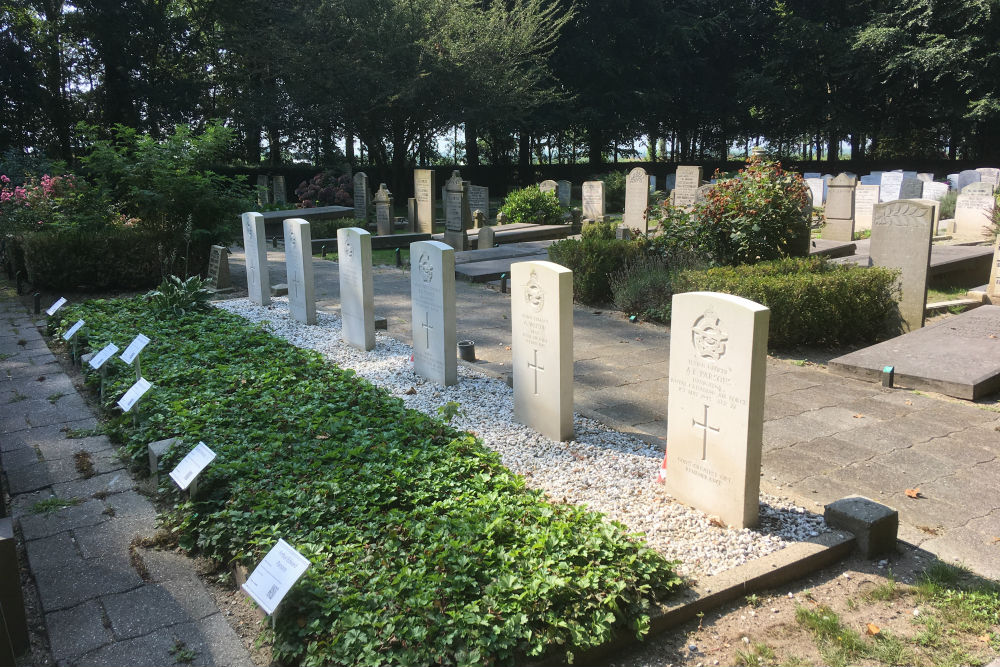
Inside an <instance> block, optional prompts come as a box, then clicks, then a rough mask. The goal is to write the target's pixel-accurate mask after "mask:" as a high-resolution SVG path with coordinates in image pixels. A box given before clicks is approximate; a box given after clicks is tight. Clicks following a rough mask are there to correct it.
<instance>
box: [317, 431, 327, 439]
mask: <svg viewBox="0 0 1000 667" xmlns="http://www.w3.org/2000/svg"><path fill="white" fill-rule="evenodd" d="M316 439H317V440H329V439H330V436H328V435H327V434H325V433H320V434H319V435H317V436H316Z"/></svg>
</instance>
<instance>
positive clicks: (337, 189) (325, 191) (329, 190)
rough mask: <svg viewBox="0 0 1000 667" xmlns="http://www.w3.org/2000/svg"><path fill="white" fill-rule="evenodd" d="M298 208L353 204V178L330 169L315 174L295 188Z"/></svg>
mask: <svg viewBox="0 0 1000 667" xmlns="http://www.w3.org/2000/svg"><path fill="white" fill-rule="evenodd" d="M295 196H296V197H298V198H299V207H300V208H312V207H314V206H354V180H353V179H352V178H351V177H350V176H348V175H347V174H341V175H338V174H336V173H335V172H332V171H324V172H320V173H318V174H316V175H315V176H313V177H312V178H310V179H309V180H308V181H302V182H301V183H299V187H297V188H295Z"/></svg>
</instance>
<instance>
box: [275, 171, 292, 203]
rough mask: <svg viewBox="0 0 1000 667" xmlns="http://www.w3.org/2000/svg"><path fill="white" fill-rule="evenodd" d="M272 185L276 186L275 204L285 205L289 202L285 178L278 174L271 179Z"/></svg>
mask: <svg viewBox="0 0 1000 667" xmlns="http://www.w3.org/2000/svg"><path fill="white" fill-rule="evenodd" d="M271 183H272V185H273V186H274V203H275V204H284V203H287V201H288V195H286V194H285V177H284V176H282V175H281V174H278V175H277V176H275V177H274V178H272V179H271Z"/></svg>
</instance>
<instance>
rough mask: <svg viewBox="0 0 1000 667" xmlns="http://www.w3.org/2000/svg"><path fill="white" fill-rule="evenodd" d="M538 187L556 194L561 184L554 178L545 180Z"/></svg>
mask: <svg viewBox="0 0 1000 667" xmlns="http://www.w3.org/2000/svg"><path fill="white" fill-rule="evenodd" d="M538 189H539V190H541V191H542V192H551V193H552V194H556V191H557V190H558V189H559V184H558V183H556V182H555V181H553V180H545V181H542V182H541V183H539V184H538Z"/></svg>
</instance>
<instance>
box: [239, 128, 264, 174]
mask: <svg viewBox="0 0 1000 667" xmlns="http://www.w3.org/2000/svg"><path fill="white" fill-rule="evenodd" d="M243 157H244V159H245V160H246V161H247V164H251V165H257V164H260V125H258V124H256V123H251V124H249V125H246V126H245V128H244V136H243Z"/></svg>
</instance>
